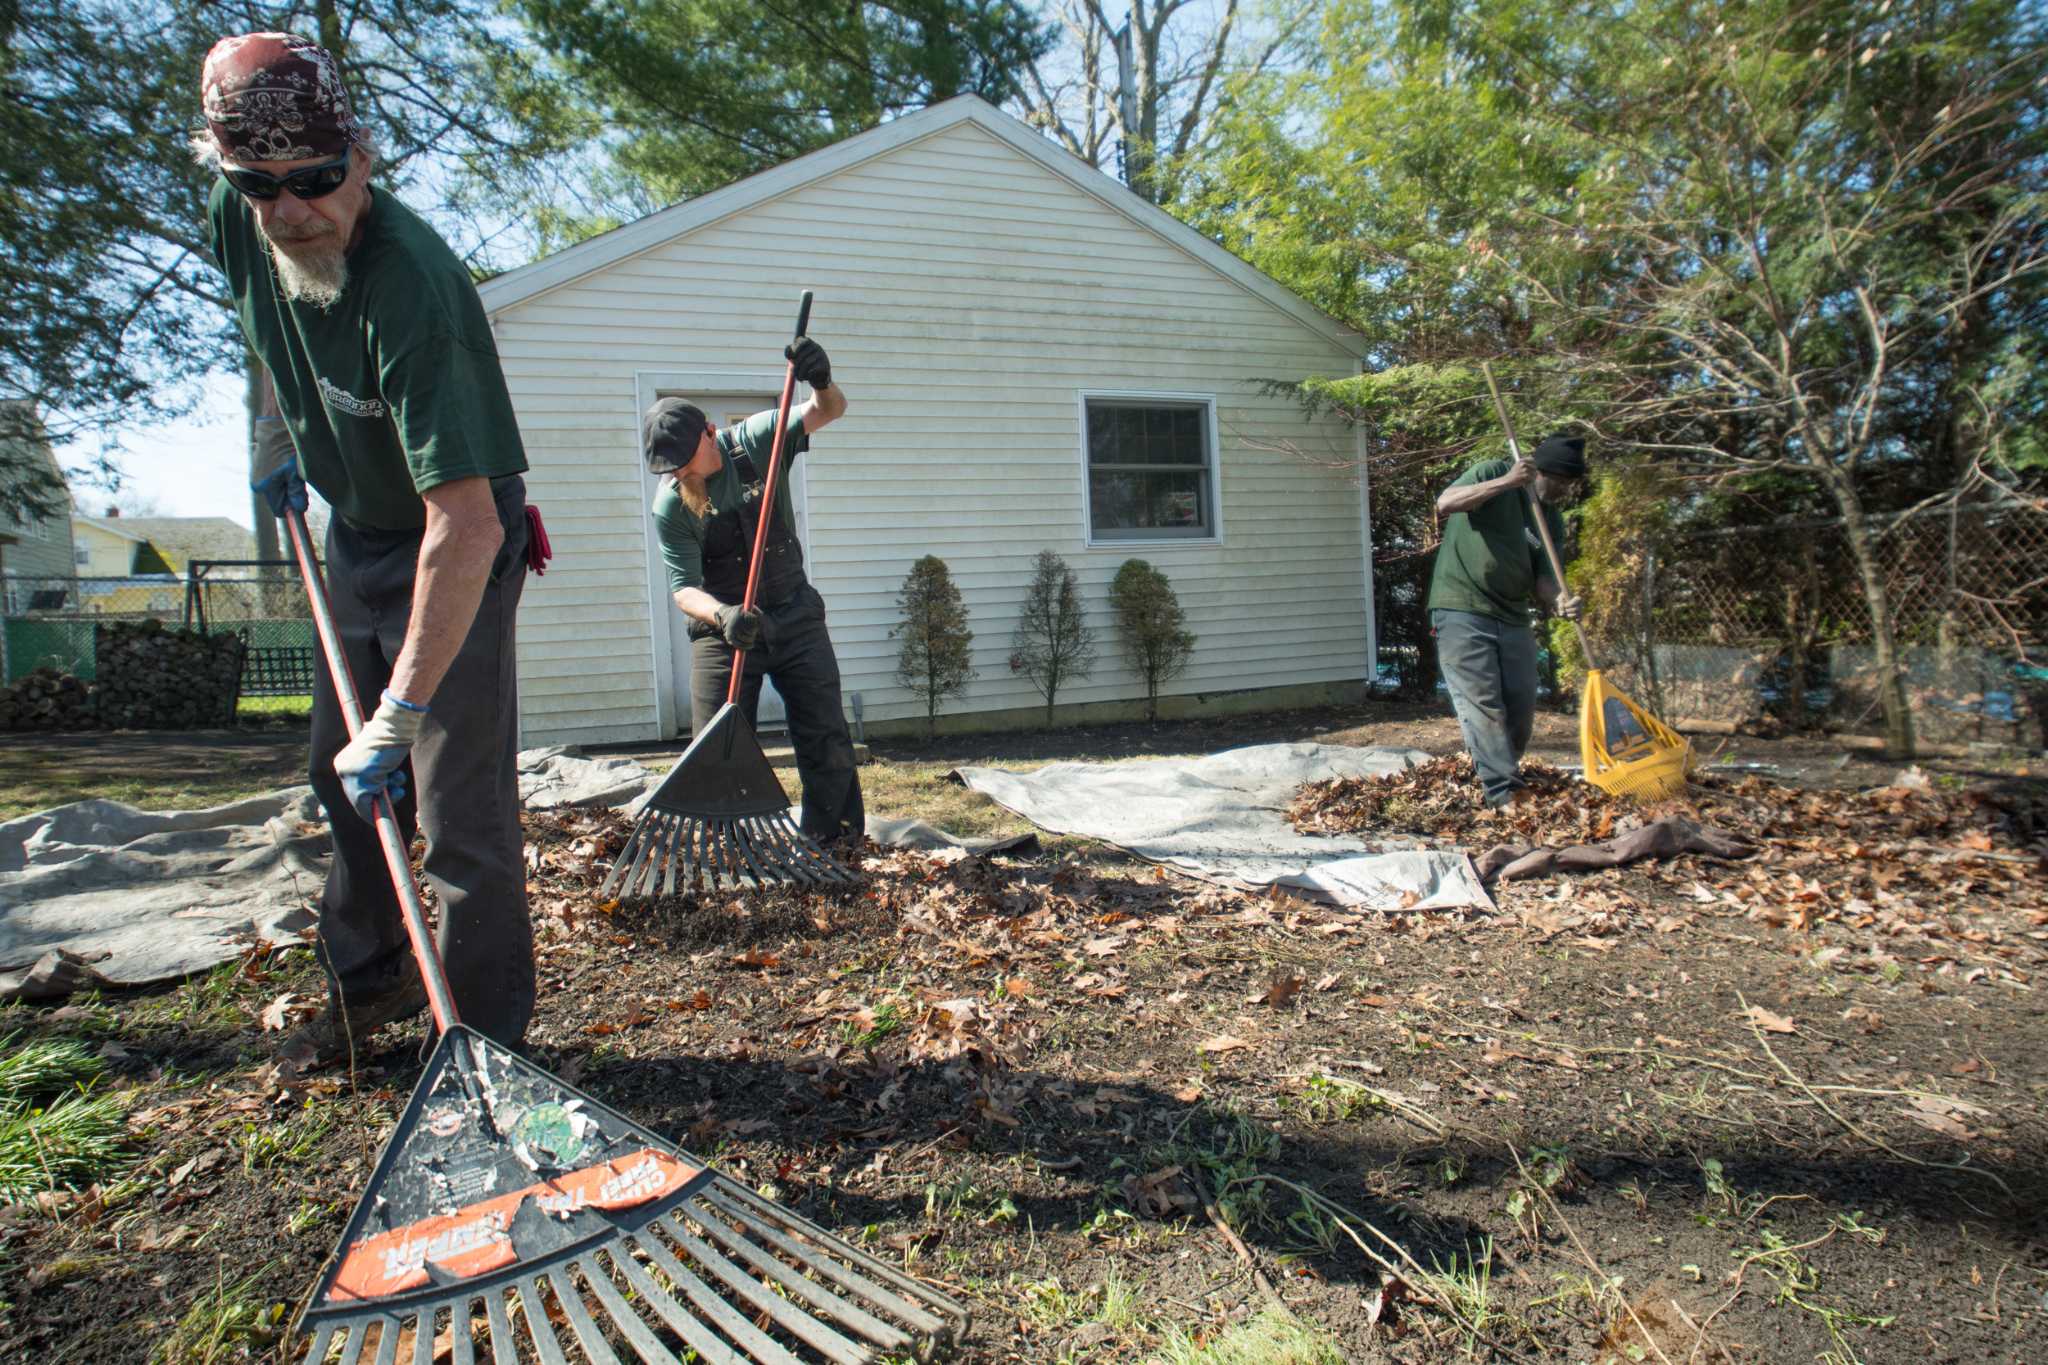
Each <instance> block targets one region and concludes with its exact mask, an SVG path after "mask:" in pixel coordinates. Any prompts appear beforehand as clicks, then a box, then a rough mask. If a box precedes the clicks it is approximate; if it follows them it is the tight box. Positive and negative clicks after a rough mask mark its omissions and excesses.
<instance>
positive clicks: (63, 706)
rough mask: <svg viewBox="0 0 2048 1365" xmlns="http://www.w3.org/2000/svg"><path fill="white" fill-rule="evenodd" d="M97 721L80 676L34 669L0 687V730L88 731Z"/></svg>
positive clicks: (54, 670) (92, 702)
mask: <svg viewBox="0 0 2048 1365" xmlns="http://www.w3.org/2000/svg"><path fill="white" fill-rule="evenodd" d="M98 723H99V717H98V709H97V707H96V705H95V704H94V698H93V696H92V693H91V689H90V688H89V686H88V685H87V684H86V682H85V681H84V680H83V679H80V678H74V677H72V676H71V675H70V674H69V673H59V672H58V671H57V670H56V669H54V668H38V669H36V670H35V671H34V672H33V673H29V674H27V675H25V676H23V677H21V678H17V679H16V680H15V682H14V685H13V686H12V687H5V688H0V730H90V729H92V728H93V727H94V726H95V725H97V724H98Z"/></svg>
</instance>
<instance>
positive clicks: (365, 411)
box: [315, 374, 384, 417]
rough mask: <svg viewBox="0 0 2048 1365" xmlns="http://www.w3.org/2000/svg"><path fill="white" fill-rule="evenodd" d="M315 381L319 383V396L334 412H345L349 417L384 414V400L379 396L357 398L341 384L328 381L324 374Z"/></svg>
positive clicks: (380, 415) (379, 415)
mask: <svg viewBox="0 0 2048 1365" xmlns="http://www.w3.org/2000/svg"><path fill="white" fill-rule="evenodd" d="M315 382H317V383H318V384H319V385H320V397H321V398H322V399H324V400H325V401H326V403H327V406H328V407H330V408H333V409H334V410H335V411H336V412H345V413H347V414H348V415H349V416H351V417H382V416H383V415H384V400H383V399H381V398H358V397H356V396H355V395H354V394H352V393H350V392H349V391H348V390H347V389H344V388H343V387H341V385H339V384H334V383H330V382H328V379H327V376H326V375H324V374H323V375H321V376H320V377H319V379H318V380H317V381H315Z"/></svg>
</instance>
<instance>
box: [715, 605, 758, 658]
mask: <svg viewBox="0 0 2048 1365" xmlns="http://www.w3.org/2000/svg"><path fill="white" fill-rule="evenodd" d="M761 625H762V616H761V613H760V612H758V611H756V610H754V609H753V608H751V607H732V606H726V607H720V608H719V609H718V633H719V634H720V635H723V636H724V637H725V642H726V643H727V644H729V645H731V646H732V647H733V648H734V649H752V648H753V647H754V646H755V645H758V644H760V643H761Z"/></svg>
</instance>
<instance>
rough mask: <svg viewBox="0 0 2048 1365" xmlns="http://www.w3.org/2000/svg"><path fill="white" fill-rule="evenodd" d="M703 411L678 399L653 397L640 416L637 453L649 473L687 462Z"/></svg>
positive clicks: (701, 432)
mask: <svg viewBox="0 0 2048 1365" xmlns="http://www.w3.org/2000/svg"><path fill="white" fill-rule="evenodd" d="M709 425H711V424H710V422H709V421H708V420H706V418H705V416H704V410H703V409H702V408H700V407H698V406H697V405H696V404H695V403H686V402H684V401H683V400H682V399H680V398H657V399H656V400H655V401H654V406H653V407H651V408H649V409H647V412H646V414H645V415H644V416H642V417H641V419H640V453H641V456H642V457H643V458H645V459H646V461H647V472H648V473H650V474H672V473H674V472H675V471H676V470H678V469H681V468H682V467H683V466H684V465H686V464H688V463H689V462H690V459H691V457H692V456H694V455H695V454H696V453H697V443H698V442H699V441H701V440H702V439H703V438H704V428H706V427H707V426H709Z"/></svg>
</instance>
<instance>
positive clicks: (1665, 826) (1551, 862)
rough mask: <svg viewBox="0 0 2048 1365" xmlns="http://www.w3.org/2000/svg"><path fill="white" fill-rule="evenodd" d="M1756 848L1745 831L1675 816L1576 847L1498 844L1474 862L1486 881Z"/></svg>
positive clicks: (1743, 853) (1731, 854)
mask: <svg viewBox="0 0 2048 1365" xmlns="http://www.w3.org/2000/svg"><path fill="white" fill-rule="evenodd" d="M1756 851H1757V846H1756V845H1755V844H1753V843H1751V842H1750V841H1749V840H1747V839H1744V838H1742V837H1741V836H1739V835H1734V834H1729V833H1727V832H1726V831H1724V830H1718V829H1713V828H1710V827H1707V826H1703V825H1697V824H1694V823H1693V822H1692V821H1690V820H1685V819H1679V818H1676V817H1674V818H1672V819H1668V820H1658V821H1656V822H1655V823H1654V824H1648V825H1644V826H1643V827H1642V828H1641V829H1637V830H1630V831H1629V832H1628V833H1627V834H1624V835H1622V836H1621V837H1619V838H1617V839H1607V840H1603V841H1602V842H1600V843H1597V844H1574V845H1572V846H1571V847H1570V848H1544V847H1541V846H1539V845H1531V844H1497V845H1495V846H1494V847H1493V848H1490V849H1488V850H1486V852H1484V853H1482V854H1480V855H1479V856H1478V857H1476V858H1474V859H1473V862H1474V864H1475V865H1476V866H1477V867H1478V868H1479V879H1480V880H1481V881H1484V882H1493V881H1504V882H1512V881H1520V880H1521V879H1522V878H1524V877H1550V876H1554V875H1556V874H1557V873H1559V872H1591V871H1595V870H1597V869H1599V868H1603V867H1622V866H1625V865H1626V864H1628V863H1639V862H1642V861H1644V860H1645V859H1653V858H1659V859H1661V858H1676V857H1679V856H1680V855H1681V854H1686V853H1702V854H1705V855H1706V856H1707V857H1710V858H1747V857H1749V856H1751V855H1752V854H1754V853H1755V852H1756Z"/></svg>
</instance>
